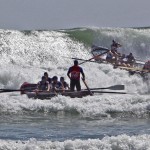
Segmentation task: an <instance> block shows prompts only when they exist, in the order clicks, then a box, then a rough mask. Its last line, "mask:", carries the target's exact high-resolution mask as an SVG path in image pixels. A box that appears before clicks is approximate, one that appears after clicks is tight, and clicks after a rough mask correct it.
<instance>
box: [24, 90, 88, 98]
mask: <svg viewBox="0 0 150 150" xmlns="http://www.w3.org/2000/svg"><path fill="white" fill-rule="evenodd" d="M25 94H26V95H27V97H28V98H33V99H41V100H44V99H51V98H53V97H56V96H58V95H62V96H67V97H70V98H82V97H85V96H88V95H90V93H89V91H74V92H72V91H65V92H57V93H55V92H47V91H43V92H35V91H32V92H25Z"/></svg>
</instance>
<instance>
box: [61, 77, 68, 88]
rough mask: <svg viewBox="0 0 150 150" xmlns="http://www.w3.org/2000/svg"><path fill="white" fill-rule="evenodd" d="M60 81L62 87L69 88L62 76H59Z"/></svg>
mask: <svg viewBox="0 0 150 150" xmlns="http://www.w3.org/2000/svg"><path fill="white" fill-rule="evenodd" d="M60 82H61V83H62V85H63V87H64V89H65V90H66V89H70V88H69V85H68V83H67V82H66V81H65V79H64V77H60Z"/></svg>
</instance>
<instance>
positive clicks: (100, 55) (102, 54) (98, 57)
mask: <svg viewBox="0 0 150 150" xmlns="http://www.w3.org/2000/svg"><path fill="white" fill-rule="evenodd" d="M108 51H109V49H108V48H105V47H101V46H92V50H91V53H92V55H93V58H94V60H95V61H96V62H97V63H105V64H111V65H113V66H114V68H120V69H123V70H127V71H129V73H130V74H134V73H138V74H141V75H143V74H147V73H150V70H146V69H143V67H144V64H145V62H143V61H141V60H136V61H135V63H134V65H133V67H124V66H121V65H115V64H114V63H111V62H108V61H107V60H106V56H107V52H108Z"/></svg>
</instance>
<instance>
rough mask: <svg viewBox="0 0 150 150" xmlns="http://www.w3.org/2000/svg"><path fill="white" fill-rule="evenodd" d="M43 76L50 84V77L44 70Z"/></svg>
mask: <svg viewBox="0 0 150 150" xmlns="http://www.w3.org/2000/svg"><path fill="white" fill-rule="evenodd" d="M44 76H45V77H46V80H47V81H48V82H49V84H51V82H52V79H51V78H50V77H48V73H47V72H44Z"/></svg>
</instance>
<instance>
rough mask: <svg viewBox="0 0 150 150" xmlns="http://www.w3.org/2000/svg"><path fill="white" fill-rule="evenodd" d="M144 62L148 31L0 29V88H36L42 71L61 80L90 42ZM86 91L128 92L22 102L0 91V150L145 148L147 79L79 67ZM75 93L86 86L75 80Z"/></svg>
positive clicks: (149, 108)
mask: <svg viewBox="0 0 150 150" xmlns="http://www.w3.org/2000/svg"><path fill="white" fill-rule="evenodd" d="M113 39H115V40H117V41H118V42H119V43H121V44H122V45H123V46H122V48H120V49H119V51H120V52H121V53H125V54H128V53H130V52H132V53H133V54H134V55H135V57H136V58H137V59H139V60H142V61H146V60H148V59H150V43H149V41H150V29H128V28H116V29H112V28H101V29H98V28H81V29H70V30H59V31H13V30H0V55H1V59H0V69H1V72H0V88H1V89H5V88H6V89H7V88H10V89H19V88H20V86H21V85H22V83H24V82H29V83H37V82H38V81H40V79H41V76H42V75H43V73H44V72H48V74H49V76H50V77H53V76H54V75H56V76H58V77H61V76H64V77H65V79H66V81H67V82H68V83H69V79H68V78H67V71H68V68H69V67H70V66H72V65H73V60H72V59H70V58H72V57H77V58H82V59H89V58H91V57H92V54H91V53H90V51H91V45H92V44H94V45H98V46H103V47H107V48H110V45H111V41H112V40H113ZM82 68H83V69H84V72H85V79H86V82H87V83H88V86H89V87H90V88H95V87H109V86H112V85H116V84H123V85H125V92H127V93H128V94H125V95H122V94H102V95H94V96H87V97H84V98H74V99H72V98H68V97H65V96H58V97H54V98H52V99H51V100H39V99H36V100H35V99H28V98H27V96H26V95H20V93H19V92H12V93H1V98H0V117H1V121H0V123H1V129H0V139H1V140H0V148H1V149H114V150H115V149H148V148H149V142H144V140H145V141H148V140H150V131H149V129H150V126H149V122H150V86H149V85H150V77H148V80H146V81H145V80H144V79H143V78H142V77H141V76H140V75H138V74H135V75H129V73H128V72H127V71H125V70H120V69H114V68H113V67H112V66H111V65H108V64H97V63H92V62H87V63H84V64H83V65H82ZM81 86H82V88H84V89H85V88H86V87H85V86H84V84H83V83H81Z"/></svg>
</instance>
